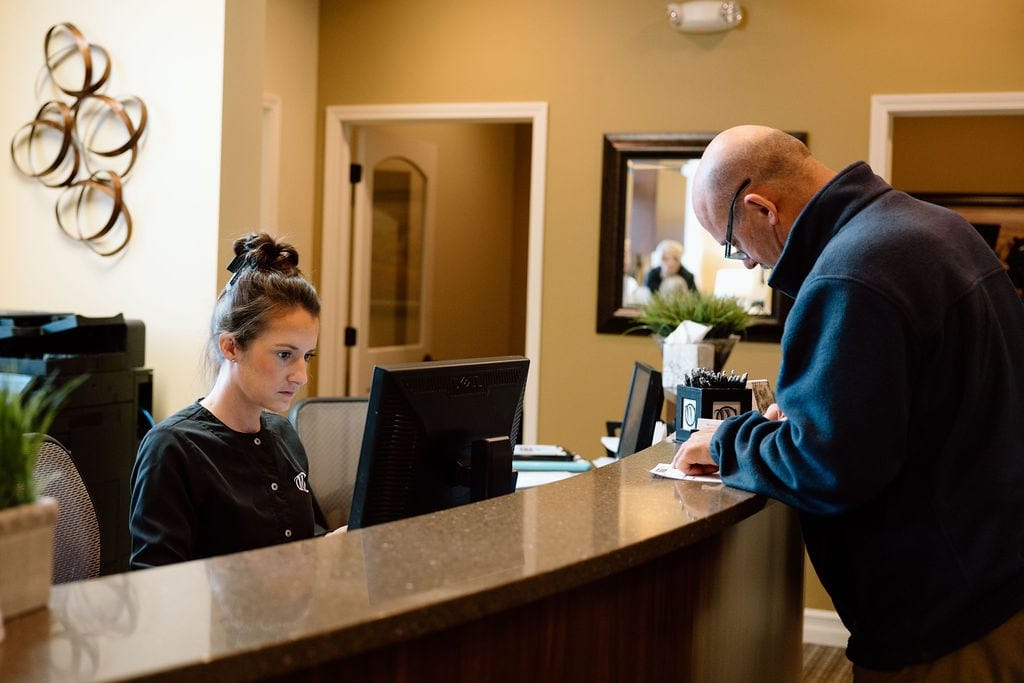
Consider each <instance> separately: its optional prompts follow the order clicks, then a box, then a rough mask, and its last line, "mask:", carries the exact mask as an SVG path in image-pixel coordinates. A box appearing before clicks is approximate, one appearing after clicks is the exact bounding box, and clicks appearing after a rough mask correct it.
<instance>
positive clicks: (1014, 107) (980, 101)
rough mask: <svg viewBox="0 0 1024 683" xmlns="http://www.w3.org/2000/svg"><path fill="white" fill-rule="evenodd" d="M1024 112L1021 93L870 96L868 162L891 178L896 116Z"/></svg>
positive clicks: (877, 171) (877, 170) (887, 177)
mask: <svg viewBox="0 0 1024 683" xmlns="http://www.w3.org/2000/svg"><path fill="white" fill-rule="evenodd" d="M1006 114H1024V92H978V93H939V94H932V95H872V96H871V134H870V142H869V143H868V163H869V164H870V165H871V168H872V170H874V172H875V173H877V174H878V175H880V176H882V178H884V179H885V181H886V182H891V180H892V120H893V119H894V118H896V117H897V116H983V115H1006Z"/></svg>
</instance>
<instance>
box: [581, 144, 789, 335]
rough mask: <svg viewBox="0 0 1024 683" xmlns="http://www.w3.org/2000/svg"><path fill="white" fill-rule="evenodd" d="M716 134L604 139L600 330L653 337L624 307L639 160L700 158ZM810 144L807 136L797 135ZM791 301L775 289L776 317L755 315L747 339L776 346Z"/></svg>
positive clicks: (599, 287)
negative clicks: (629, 208)
mask: <svg viewBox="0 0 1024 683" xmlns="http://www.w3.org/2000/svg"><path fill="white" fill-rule="evenodd" d="M716 134H717V133H609V134H606V135H605V136H604V151H603V160H602V170H601V244H600V258H599V261H598V282H597V331H598V332H601V333H607V334H623V333H626V332H628V333H629V334H649V332H648V331H647V330H643V329H636V321H635V317H636V312H635V309H630V308H623V306H622V279H623V278H622V275H623V272H622V271H623V268H622V253H623V248H624V246H625V239H626V197H627V188H626V182H627V179H628V177H629V172H628V168H629V162H630V161H631V160H636V159H651V160H653V159H699V158H700V156H701V155H702V154H703V153H704V149H705V148H706V147H707V146H708V143H710V142H711V140H712V139H713V138H714V137H715V135H716ZM791 135H793V136H794V137H796V138H798V139H799V140H801V141H802V142H804V143H806V142H807V133H803V132H794V133H791ZM792 305H793V302H792V300H791V299H790V298H789V297H787V296H785V295H784V294H782V293H781V292H777V291H775V290H772V306H771V310H772V313H771V314H770V315H759V316H755V318H756V322H755V323H754V324H753V325H751V326H750V327H749V328H748V329H747V331H746V332H745V333H744V335H743V339H744V340H746V341H757V342H776V343H777V342H778V341H779V340H780V339H781V338H782V329H783V326H784V324H785V321H786V314H787V313H789V309H790V308H791V307H792Z"/></svg>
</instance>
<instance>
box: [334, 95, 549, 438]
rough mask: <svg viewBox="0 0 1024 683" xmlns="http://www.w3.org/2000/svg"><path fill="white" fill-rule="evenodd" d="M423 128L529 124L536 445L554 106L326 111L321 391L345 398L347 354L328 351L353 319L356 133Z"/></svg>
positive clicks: (530, 432)
mask: <svg viewBox="0 0 1024 683" xmlns="http://www.w3.org/2000/svg"><path fill="white" fill-rule="evenodd" d="M402 121H406V122H412V121H415V122H417V123H529V124H530V125H531V126H532V152H531V158H530V167H531V169H530V215H529V246H528V247H527V265H526V345H525V348H526V356H527V357H528V358H529V359H530V374H529V379H528V380H527V384H526V397H525V399H524V406H523V441H524V442H525V443H536V441H537V424H538V403H539V397H540V391H539V387H538V379H537V378H538V377H539V376H540V360H541V359H540V324H541V291H542V290H541V278H542V275H543V265H544V188H545V186H546V183H547V179H546V169H547V140H548V129H547V126H548V105H547V102H479V103H465V104H462V103H453V104H378V105H351V106H345V105H339V106H330V107H327V110H326V119H325V125H324V186H323V187H324V189H323V195H324V196H323V225H322V233H321V235H322V240H321V249H320V251H321V271H320V288H321V293H322V295H323V300H324V306H323V309H322V310H321V312H320V316H321V325H320V349H321V353H320V356H319V358H318V364H319V371H318V375H317V387H318V389H317V391H318V393H319V394H320V395H323V396H328V395H335V396H340V395H342V394H343V393H344V387H345V372H346V371H345V367H344V363H343V362H342V361H343V359H342V358H341V355H340V354H338V353H333V352H326V350H327V349H340V348H342V345H343V342H344V339H343V329H344V321H347V320H348V312H349V311H348V307H349V286H348V279H347V278H346V277H344V275H345V274H346V273H347V272H348V268H349V263H350V249H351V244H350V242H351V241H350V239H349V235H350V233H351V229H352V227H351V216H350V215H349V211H348V207H350V206H351V202H352V189H351V186H350V185H349V182H348V168H349V165H350V163H351V159H352V155H351V149H350V147H349V139H348V138H349V128H350V127H351V126H353V125H373V124H381V123H395V122H402Z"/></svg>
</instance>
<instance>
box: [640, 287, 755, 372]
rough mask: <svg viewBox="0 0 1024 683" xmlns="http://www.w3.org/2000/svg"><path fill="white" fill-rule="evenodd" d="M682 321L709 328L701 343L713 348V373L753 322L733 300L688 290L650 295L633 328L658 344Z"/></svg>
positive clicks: (742, 307)
mask: <svg viewBox="0 0 1024 683" xmlns="http://www.w3.org/2000/svg"><path fill="white" fill-rule="evenodd" d="M684 320H692V321H693V322H695V323H700V324H702V325H708V326H710V327H711V329H710V330H708V332H707V334H706V335H705V336H704V341H705V342H707V343H709V344H713V345H714V347H715V368H714V369H715V370H721V369H722V366H724V365H725V361H726V360H727V359H728V357H729V354H730V353H732V349H733V347H734V346H735V345H736V342H737V341H739V339H740V333H741V332H743V330H745V329H747V328H748V327H750V325H751V323H753V318H752V317H751V315H750V313H748V312H747V309H746V308H745V307H744V306H743V304H741V303H740V302H739V300H738V299H736V298H735V297H731V296H715V295H714V294H707V293H705V292H701V291H700V290H697V289H691V290H686V291H677V292H672V293H669V294H654V295H653V296H651V298H650V299H649V300H648V301H647V302H646V303H644V304H643V305H641V306H640V307H639V309H638V313H637V317H636V321H637V323H639V324H638V325H637V326H636V327H634V328H632V329H634V330H635V329H646V330H649V331H650V333H651V335H652V336H653V337H654V338H655V340H656V341H658V342H659V344H660V343H662V342H663V341H664V339H665V337H667V336H668V335H669V334H671V333H672V332H673V330H675V329H676V328H677V327H679V325H680V324H681V323H682V322H683V321H684Z"/></svg>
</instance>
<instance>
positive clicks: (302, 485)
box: [295, 472, 309, 493]
mask: <svg viewBox="0 0 1024 683" xmlns="http://www.w3.org/2000/svg"><path fill="white" fill-rule="evenodd" d="M295 488H297V489H298V490H300V491H302V492H303V493H309V488H308V487H307V486H306V473H305V472H299V473H298V474H296V475H295Z"/></svg>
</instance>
